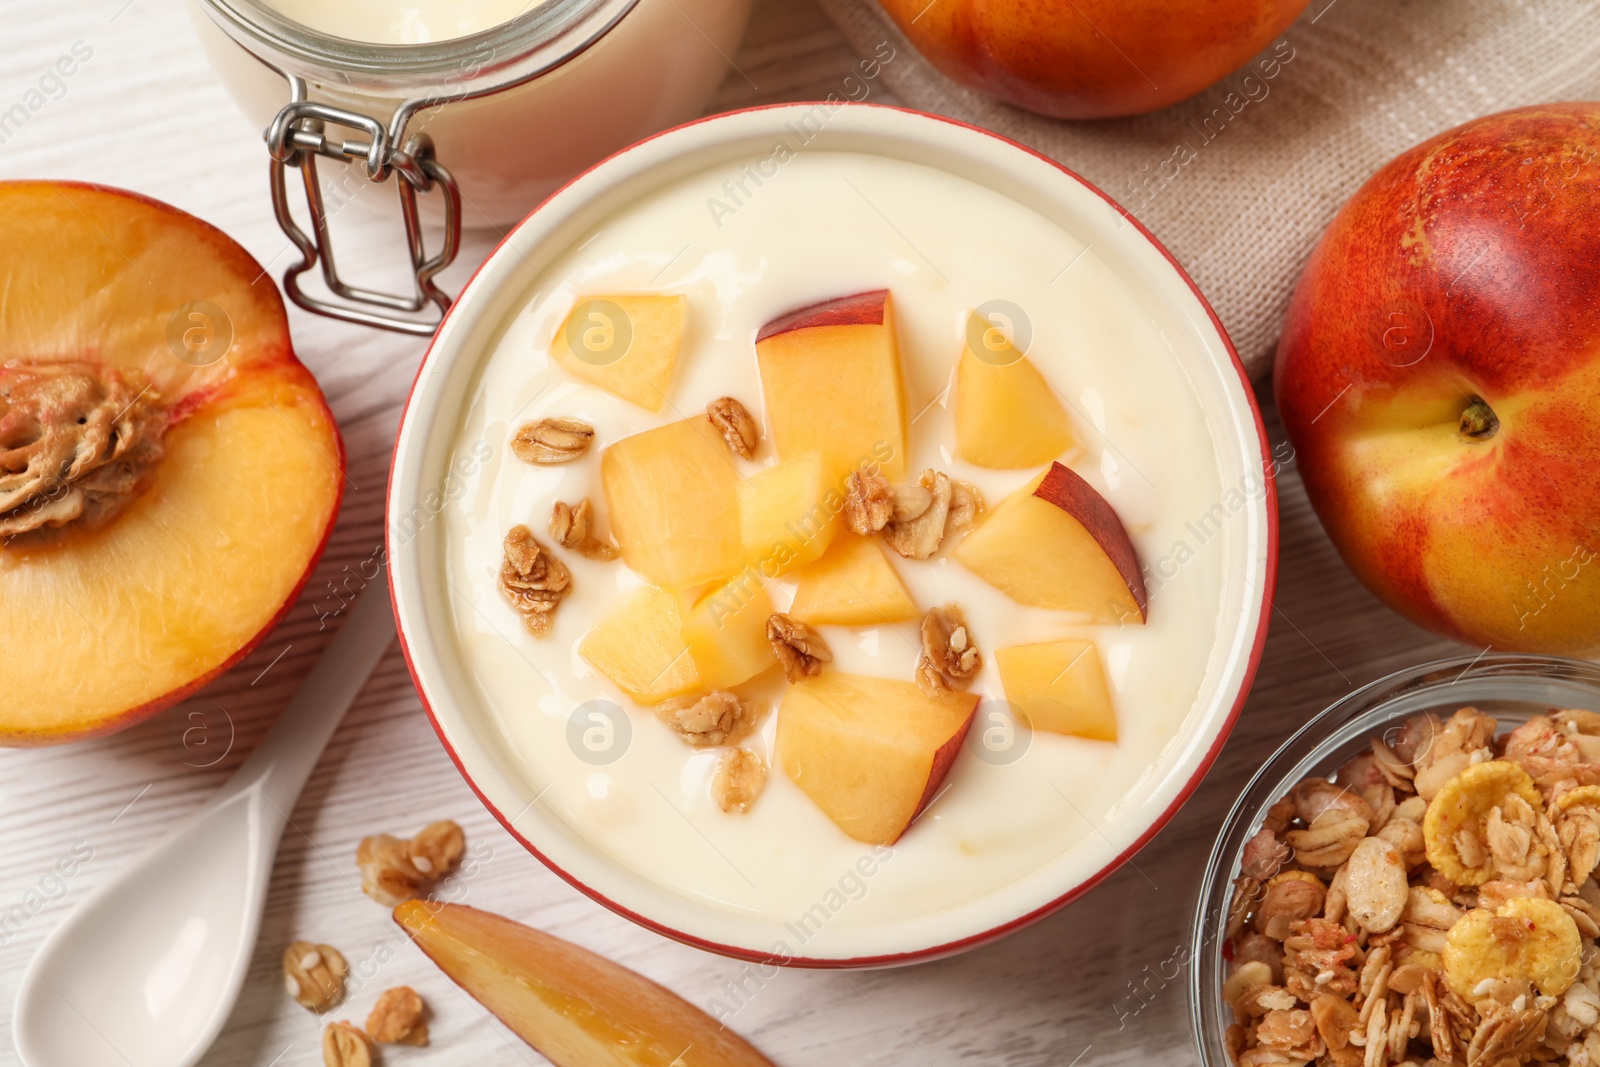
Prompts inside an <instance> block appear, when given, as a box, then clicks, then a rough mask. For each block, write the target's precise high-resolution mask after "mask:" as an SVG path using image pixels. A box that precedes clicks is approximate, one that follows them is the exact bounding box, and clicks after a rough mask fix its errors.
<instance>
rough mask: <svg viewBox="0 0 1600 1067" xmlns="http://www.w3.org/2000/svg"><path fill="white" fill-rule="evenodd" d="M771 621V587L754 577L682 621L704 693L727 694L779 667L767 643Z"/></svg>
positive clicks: (703, 600) (715, 592) (720, 591)
mask: <svg viewBox="0 0 1600 1067" xmlns="http://www.w3.org/2000/svg"><path fill="white" fill-rule="evenodd" d="M771 617H772V598H771V597H770V596H768V595H767V587H766V586H765V585H763V584H762V583H761V579H760V577H758V576H757V575H755V574H753V573H751V572H750V571H745V572H744V573H742V574H740V575H738V576H736V577H735V578H734V579H733V580H732V581H730V582H728V583H726V584H724V585H719V586H716V587H715V588H713V589H712V590H711V591H710V592H708V593H706V594H704V595H703V596H700V597H698V598H697V599H696V600H695V601H694V603H693V604H692V605H691V606H690V607H689V608H688V610H687V611H685V612H684V615H683V640H684V643H685V644H687V645H688V646H689V653H690V654H691V655H692V656H693V657H694V662H695V666H696V667H697V668H698V669H699V672H700V686H701V688H702V689H728V688H730V687H732V686H736V685H738V684H740V683H741V682H746V681H749V680H750V679H751V678H754V677H755V676H756V675H758V674H760V673H761V672H762V671H764V670H766V669H767V668H769V667H773V666H776V665H777V662H778V658H777V656H776V655H775V654H774V653H773V651H772V643H771V642H770V641H768V640H767V620H768V619H769V618H771Z"/></svg>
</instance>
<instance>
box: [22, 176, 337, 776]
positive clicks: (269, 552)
mask: <svg viewBox="0 0 1600 1067" xmlns="http://www.w3.org/2000/svg"><path fill="white" fill-rule="evenodd" d="M0 249H4V252H3V253H0V294H4V296H3V298H0V470H3V473H0V647H4V648H5V649H7V669H6V681H5V692H6V695H5V699H4V700H3V701H0V744H8V745H42V744H54V743H59V742H63V741H70V740H74V739H77V738H83V737H92V736H96V735H100V734H106V733H110V732H112V731H115V730H119V729H122V728H125V727H127V726H130V725H132V724H133V723H135V722H138V721H140V720H141V719H144V718H146V717H148V716H150V715H152V714H154V713H155V712H157V711H159V710H161V709H162V708H164V707H167V706H169V705H171V704H173V703H175V702H176V701H178V700H180V699H182V698H183V697H184V696H186V695H188V694H189V693H191V692H193V691H194V690H195V689H197V688H199V687H200V686H201V685H203V684H205V683H206V682H207V681H209V680H210V679H212V678H214V677H215V676H216V675H218V674H219V673H221V672H222V671H223V670H225V669H227V668H228V667H229V666H230V665H231V664H233V663H234V662H236V661H237V660H238V659H240V658H241V657H242V656H244V655H245V654H246V653H247V652H249V651H250V649H251V648H253V647H254V646H255V644H256V643H257V642H258V641H259V640H260V639H261V638H262V637H263V636H265V634H266V632H267V631H268V630H269V629H271V627H272V625H273V624H274V623H275V622H276V621H277V620H278V619H279V617H281V616H282V615H283V613H284V612H285V611H286V610H288V607H289V605H290V604H292V603H293V602H294V599H295V597H296V596H297V595H298V594H299V592H300V589H301V587H302V586H303V585H304V584H305V581H306V578H307V577H308V575H309V574H310V572H311V568H312V567H313V566H314V565H315V563H316V560H317V558H318V556H319V555H320V554H321V551H322V547H323V545H324V543H325V542H326V540H327V536H328V533H329V530H330V529H331V528H332V525H333V519H334V515H335V513H336V512H337V511H338V507H339V502H340V499H341V498H342V496H343V493H344V483H345V478H344V446H343V443H342V442H341V440H340V437H339V431H338V428H337V427H336V426H335V424H334V420H333V415H332V414H331V413H330V412H329V410H328V406H327V403H326V402H325V401H324V399H323V396H322V393H321V391H320V390H319V389H318V388H317V383H316V381H315V380H314V379H313V378H312V376H311V374H310V372H309V371H307V370H306V368H305V367H304V366H302V365H301V364H300V362H299V360H297V359H296V358H295V355H294V350H293V348H292V347H291V345H290V340H289V327H288V321H287V319H286V317H285V316H284V310H283V302H282V300H281V299H280V298H279V296H278V292H277V289H276V287H275V286H274V284H273V282H272V279H271V277H270V276H269V275H267V274H266V272H265V271H263V270H262V268H261V266H260V265H259V264H258V263H256V261H255V260H253V259H251V258H250V256H249V254H248V253H246V252H245V251H244V249H242V248H240V247H239V246H238V245H237V244H235V243H234V242H233V241H231V240H230V239H229V238H228V237H226V236H225V235H224V234H222V233H221V232H220V231H218V230H216V229H215V228H213V227H212V226H210V225H208V224H207V223H204V222H202V221H200V220H199V219H196V218H194V217H192V216H190V215H186V214H184V213H183V212H181V211H178V210H177V209H175V208H172V207H168V206H167V205H165V204H161V203H158V202H156V201H153V200H148V199H146V198H144V197H141V196H137V195H135V194H132V193H125V192H121V191H119V190H115V189H107V188H103V187H99V186H89V185H80V184H75V183H70V182H0Z"/></svg>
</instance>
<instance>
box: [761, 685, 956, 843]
mask: <svg viewBox="0 0 1600 1067" xmlns="http://www.w3.org/2000/svg"><path fill="white" fill-rule="evenodd" d="M977 707H978V695H977V694H976V693H950V694H948V695H946V696H945V697H942V698H934V697H929V696H927V695H926V694H924V693H923V692H922V690H920V689H918V688H917V686H916V685H915V684H914V683H912V682H906V681H900V680H899V679H894V678H869V677H865V676H863V675H855V674H844V673H842V672H839V671H831V670H830V671H823V672H822V673H821V674H819V675H817V676H816V677H814V678H808V679H806V680H805V681H803V682H800V683H798V684H795V685H791V686H790V687H789V688H788V690H787V692H785V694H784V697H783V705H782V706H781V707H780V708H779V710H778V758H779V759H781V760H782V761H783V770H784V773H785V774H787V775H788V776H789V778H790V779H791V780H792V781H793V782H794V784H795V785H797V786H799V787H800V789H801V790H802V791H803V792H804V793H805V794H806V796H808V797H810V798H811V800H812V802H813V803H815V804H816V805H817V807H819V808H821V809H822V811H823V813H824V814H825V815H827V816H828V818H830V819H832V820H833V821H834V823H835V825H837V826H838V827H839V829H841V830H843V831H844V832H845V833H846V834H849V835H850V836H851V837H853V838H855V839H856V840H857V841H864V842H866V843H868V844H874V845H892V844H894V842H895V841H897V840H898V839H899V838H900V835H901V834H903V833H905V831H906V828H907V827H909V826H910V825H911V823H912V820H914V819H915V818H916V817H917V816H918V815H919V814H921V812H922V809H923V808H925V807H926V806H927V805H928V803H929V802H930V801H931V800H932V799H933V798H934V796H935V795H936V794H937V793H938V791H939V785H940V783H941V782H943V781H944V776H945V774H946V773H948V771H949V770H950V765H951V764H952V763H954V762H955V758H956V756H957V755H958V754H959V753H960V751H961V742H962V740H963V739H965V738H966V736H967V728H968V727H970V726H971V725H972V716H973V713H974V711H976V709H977Z"/></svg>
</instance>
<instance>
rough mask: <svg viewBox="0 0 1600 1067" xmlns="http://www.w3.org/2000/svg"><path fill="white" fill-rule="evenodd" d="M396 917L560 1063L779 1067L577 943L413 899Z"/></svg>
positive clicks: (442, 965) (468, 987) (471, 990)
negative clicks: (773, 1065)
mask: <svg viewBox="0 0 1600 1067" xmlns="http://www.w3.org/2000/svg"><path fill="white" fill-rule="evenodd" d="M394 921H395V922H397V923H399V924H400V926H401V928H402V929H404V930H405V932H406V933H407V934H408V935H409V936H410V937H411V939H412V940H413V941H415V942H416V944H417V947H418V948H420V949H422V951H423V952H424V953H426V954H427V956H428V958H429V959H431V960H432V961H433V962H434V963H435V964H437V965H438V967H439V969H440V970H442V971H443V972H444V973H445V974H446V975H447V976H449V978H450V980H451V981H453V982H455V983H456V985H458V986H460V987H461V988H462V989H464V990H465V991H466V992H467V995H468V996H470V997H472V999H473V1000H476V1001H477V1002H478V1003H479V1004H482V1005H483V1006H484V1007H485V1008H488V1009H489V1010H490V1011H491V1012H493V1013H494V1014H495V1016H496V1017H497V1018H498V1019H499V1020H500V1021H501V1022H503V1023H505V1024H506V1025H507V1026H508V1027H510V1028H511V1030H512V1032H514V1033H515V1034H516V1035H517V1036H518V1037H520V1038H522V1040H524V1041H526V1042H527V1043H528V1044H530V1045H532V1046H533V1047H534V1048H535V1049H538V1050H539V1052H540V1053H541V1054H542V1055H543V1056H544V1057H545V1058H546V1059H548V1060H549V1061H550V1062H551V1063H553V1064H555V1067H772V1064H771V1063H770V1062H768V1060H767V1059H766V1058H765V1057H764V1056H762V1055H761V1053H759V1052H757V1051H756V1050H755V1049H754V1048H751V1047H750V1045H748V1044H747V1043H746V1042H745V1041H744V1040H743V1039H741V1038H740V1037H739V1036H738V1035H737V1034H735V1033H734V1032H733V1031H732V1030H729V1029H728V1028H727V1027H726V1026H724V1025H723V1024H722V1023H719V1022H717V1021H716V1020H715V1019H713V1018H711V1016H709V1015H707V1014H706V1013H705V1012H703V1011H701V1010H700V1009H699V1008H696V1007H695V1006H694V1005H692V1004H690V1003H689V1002H688V1001H686V1000H684V999H683V998H682V997H679V996H677V995H676V994H674V993H672V992H669V991H668V990H666V989H664V988H663V987H661V986H659V985H657V984H656V983H654V982H652V981H650V979H648V978H646V977H644V976H643V975H641V974H637V973H635V972H633V971H630V970H628V969H627V968H626V967H623V966H621V965H620V964H616V963H612V962H611V961H610V960H608V959H606V958H605V957H603V956H598V955H596V954H595V953H593V952H590V951H589V950H588V949H584V948H579V947H578V946H577V945H574V944H572V943H571V942H568V941H563V940H561V939H560V938H558V937H551V936H550V935H549V934H547V933H543V932H542V931H539V930H535V929H533V928H532V927H528V926H523V925H522V924H521V923H515V922H512V921H511V920H510V919H505V918H501V917H500V916H498V915H494V914H491V913H490V912H486V911H479V910H478V909H477V908H470V907H467V906H466V905H465V904H445V903H440V902H437V901H431V900H429V901H425V900H408V901H406V902H405V903H404V904H401V905H400V906H399V907H397V908H395V909H394Z"/></svg>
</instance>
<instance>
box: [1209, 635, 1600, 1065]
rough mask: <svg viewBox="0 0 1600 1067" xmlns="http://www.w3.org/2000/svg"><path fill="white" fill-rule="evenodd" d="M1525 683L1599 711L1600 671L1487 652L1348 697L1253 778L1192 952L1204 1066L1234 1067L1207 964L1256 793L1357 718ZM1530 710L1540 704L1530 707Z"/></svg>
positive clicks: (1408, 671) (1234, 814)
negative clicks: (1582, 691)
mask: <svg viewBox="0 0 1600 1067" xmlns="http://www.w3.org/2000/svg"><path fill="white" fill-rule="evenodd" d="M1518 677H1524V678H1528V679H1530V680H1533V679H1546V680H1548V679H1558V680H1561V681H1565V682H1568V683H1570V684H1577V685H1580V686H1586V687H1588V688H1590V689H1592V690H1593V691H1594V693H1595V702H1596V705H1597V706H1600V664H1595V663H1592V662H1589V661H1586V660H1579V659H1571V658H1568V657H1564V656H1547V655H1537V654H1532V653H1516V652H1498V653H1491V652H1488V651H1487V650H1486V651H1484V652H1480V653H1478V654H1477V655H1476V656H1467V655H1460V656H1448V657H1444V658H1441V659H1435V660H1429V661H1428V662H1425V663H1421V664H1417V665H1416V666H1412V667H1406V668H1402V669H1401V670H1397V671H1394V672H1392V673H1390V674H1386V675H1384V676H1383V677H1381V678H1377V679H1375V680H1373V681H1371V682H1368V683H1367V684H1365V685H1363V686H1361V687H1360V688H1358V689H1355V690H1353V691H1351V692H1349V693H1346V694H1345V695H1344V696H1342V697H1340V698H1339V699H1338V700H1335V701H1334V702H1333V703H1331V704H1329V705H1328V706H1327V707H1325V708H1323V709H1322V710H1321V711H1319V712H1318V713H1317V714H1315V715H1313V716H1312V717H1311V718H1310V719H1308V720H1306V722H1305V723H1304V724H1302V725H1301V726H1300V728H1299V729H1298V730H1296V731H1295V732H1294V733H1293V734H1291V735H1290V736H1289V738H1288V739H1287V740H1285V741H1284V742H1283V743H1282V744H1280V745H1279V746H1278V747H1277V748H1276V749H1274V750H1273V752H1272V754H1271V755H1270V756H1268V757H1267V759H1266V760H1265V761H1264V762H1263V763H1262V764H1261V766H1260V768H1259V769H1257V770H1256V772H1255V773H1254V774H1252V775H1251V776H1250V780H1249V781H1248V782H1247V783H1246V784H1245V786H1244V788H1243V789H1242V790H1240V792H1239V794H1238V796H1237V797H1236V798H1235V799H1234V801H1233V803H1232V804H1231V805H1230V806H1229V808H1228V813H1227V815H1226V817H1225V818H1224V819H1223V821H1222V824H1221V826H1220V828H1219V829H1218V831H1217V836H1216V840H1215V841H1214V842H1213V843H1212V846H1211V849H1210V851H1209V853H1208V854H1207V856H1206V861H1205V867H1204V869H1203V871H1202V876H1201V880H1200V885H1199V888H1198V890H1197V895H1196V899H1195V904H1194V911H1193V915H1192V920H1191V924H1190V940H1189V943H1188V945H1187V946H1186V947H1187V949H1188V952H1189V959H1188V964H1189V1023H1190V1027H1191V1030H1192V1032H1193V1034H1194V1043H1195V1052H1196V1054H1197V1056H1198V1058H1199V1062H1200V1063H1201V1064H1202V1065H1205V1067H1227V1065H1229V1064H1231V1062H1232V1061H1231V1059H1230V1058H1229V1057H1228V1056H1227V1054H1226V1051H1225V1046H1224V1044H1223V1040H1222V1039H1223V1032H1224V1031H1225V1029H1226V1023H1225V1022H1223V1023H1220V1025H1219V1021H1220V1015H1219V1014H1218V1013H1217V1012H1216V1011H1215V1010H1214V1009H1215V1008H1216V1007H1217V1006H1218V1005H1219V1004H1220V994H1221V986H1220V984H1215V983H1213V982H1212V981H1211V979H1212V978H1213V977H1214V976H1215V975H1216V972H1217V970H1218V968H1216V967H1215V966H1207V964H1208V963H1210V964H1214V963H1216V962H1217V961H1218V960H1220V958H1221V953H1222V951H1223V950H1222V945H1223V938H1222V936H1221V935H1222V933H1223V931H1224V929H1225V925H1226V916H1227V908H1226V897H1225V894H1226V893H1227V892H1228V891H1229V889H1230V887H1231V886H1232V884H1233V877H1232V876H1233V873H1234V867H1235V862H1234V861H1235V859H1236V857H1237V855H1238V852H1239V850H1240V849H1241V848H1242V847H1243V845H1244V842H1245V840H1247V837H1245V836H1244V834H1245V831H1247V830H1249V829H1250V828H1251V827H1252V826H1254V825H1255V824H1256V823H1257V822H1259V816H1260V814H1261V813H1262V811H1263V810H1264V809H1265V807H1266V805H1267V804H1268V803H1270V801H1266V800H1264V799H1263V798H1262V797H1259V796H1257V794H1258V793H1260V792H1261V791H1262V790H1264V789H1266V788H1267V787H1268V786H1273V787H1274V788H1273V790H1272V791H1273V793H1276V792H1277V786H1279V785H1280V784H1281V780H1282V779H1283V778H1284V777H1285V776H1286V774H1287V772H1289V771H1291V770H1293V769H1295V768H1296V767H1297V766H1299V765H1300V764H1303V763H1306V762H1308V761H1311V760H1313V759H1314V758H1317V757H1319V755H1320V756H1321V757H1322V758H1325V757H1326V756H1327V755H1330V754H1331V752H1332V748H1331V746H1330V745H1329V742H1330V741H1331V740H1333V738H1334V735H1336V734H1337V733H1338V731H1339V729H1340V727H1341V726H1343V725H1344V724H1345V723H1347V722H1349V721H1351V720H1353V719H1355V718H1358V717H1361V716H1365V715H1372V714H1374V713H1377V712H1380V711H1381V710H1382V709H1384V708H1385V707H1388V706H1390V705H1394V704H1398V703H1400V702H1401V701H1402V700H1403V699H1405V698H1415V697H1416V696H1418V695H1420V694H1426V693H1432V692H1436V691H1444V690H1447V689H1448V688H1449V687H1451V686H1453V685H1456V684H1457V683H1459V682H1461V681H1463V680H1467V679H1472V680H1475V681H1487V680H1489V679H1504V678H1512V679H1515V678H1518ZM1468 703H1470V701H1469V700H1463V701H1462V704H1463V706H1465V705H1466V704H1468ZM1530 703H1540V701H1536V700H1530ZM1416 711H1417V709H1416V708H1414V707H1407V708H1405V709H1403V714H1405V715H1412V714H1416ZM1399 713H1400V711H1399V709H1397V714H1399ZM1319 750H1326V751H1319ZM1214 984H1215V988H1213V985H1214ZM1214 1053H1221V1058H1220V1059H1218V1058H1216V1057H1215V1056H1214V1055H1213V1054H1214Z"/></svg>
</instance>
